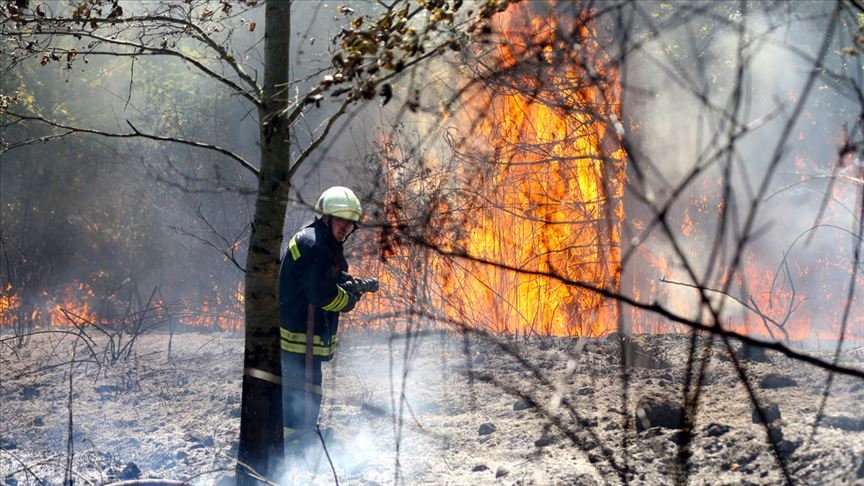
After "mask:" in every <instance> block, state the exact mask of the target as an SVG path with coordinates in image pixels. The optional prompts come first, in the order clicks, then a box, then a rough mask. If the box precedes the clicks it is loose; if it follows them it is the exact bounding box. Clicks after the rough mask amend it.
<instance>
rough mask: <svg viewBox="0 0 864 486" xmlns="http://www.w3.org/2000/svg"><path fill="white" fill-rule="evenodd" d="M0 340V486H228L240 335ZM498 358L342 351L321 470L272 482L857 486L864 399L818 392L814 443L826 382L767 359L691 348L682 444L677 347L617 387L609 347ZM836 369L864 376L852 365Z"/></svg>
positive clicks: (817, 373)
mask: <svg viewBox="0 0 864 486" xmlns="http://www.w3.org/2000/svg"><path fill="white" fill-rule="evenodd" d="M2 337H3V339H4V341H2V344H0V484H2V485H23V484H27V485H30V484H34V485H36V484H46V485H47V484H51V485H53V484H63V482H64V477H65V476H67V475H71V476H72V477H73V478H74V483H75V484H99V485H101V484H110V483H112V482H118V481H121V480H128V479H137V478H162V479H174V480H185V481H188V483H189V484H193V485H209V484H219V483H220V482H221V483H222V484H227V483H228V481H227V478H230V476H231V474H232V470H233V458H234V457H235V455H236V448H237V441H238V431H239V426H240V390H241V371H242V362H243V353H242V346H243V338H242V335H241V334H233V333H206V332H205V333H201V332H186V333H178V334H173V335H169V334H166V333H149V334H145V335H142V336H139V337H138V338H137V339H136V340H135V341H134V343H133V345H132V346H131V347H130V348H127V349H128V350H129V351H130V353H129V356H128V357H127V356H116V355H118V354H119V353H118V352H117V351H118V350H119V349H120V348H122V346H117V344H118V343H115V347H114V348H113V351H112V348H111V346H110V343H109V342H107V341H102V342H100V341H94V342H93V343H92V344H91V345H90V347H88V346H86V345H84V343H83V341H82V340H81V338H79V337H76V336H75V335H74V333H71V332H66V333H57V332H51V333H44V334H37V335H34V336H32V337H31V338H30V339H29V340H28V341H27V342H26V343H23V344H22V345H21V346H20V347H18V346H17V344H18V343H16V341H15V340H14V339H10V336H9V335H8V334H6V335H3V336H2ZM500 339H501V338H492V337H489V336H478V335H471V336H468V335H461V334H457V333H445V332H430V333H414V334H410V335H404V334H403V335H398V336H396V335H391V334H389V333H383V332H369V331H352V332H347V333H345V335H343V336H342V339H341V344H340V346H341V347H340V349H339V351H338V352H337V358H336V359H334V360H333V361H332V362H330V363H327V364H325V365H324V368H325V370H324V372H325V376H324V389H325V399H324V404H323V407H322V411H321V417H320V421H319V423H320V426H321V429H322V430H324V431H325V432H324V433H323V434H322V435H321V437H322V438H323V439H324V441H323V442H324V444H325V445H326V452H327V454H324V453H323V452H324V449H323V448H322V447H321V446H320V442H321V441H318V443H317V444H313V445H312V446H310V447H309V449H307V451H306V453H305V455H304V456H303V457H295V458H294V460H293V461H292V466H291V468H290V469H289V470H288V471H287V472H286V473H285V475H284V476H283V477H282V478H280V479H278V480H277V479H274V482H277V483H279V484H304V485H305V484H322V485H325V484H337V483H338V484H341V485H378V484H406V485H415V484H434V485H443V484H451V485H458V484H472V485H483V484H503V485H528V484H534V485H545V484H562V485H571V484H583V485H591V484H623V483H625V482H628V483H632V484H651V485H656V484H676V483H681V482H685V481H686V483H688V484H706V485H707V484H711V485H717V484H728V485H733V484H736V485H737V484H778V483H781V484H782V483H783V482H784V481H786V479H789V480H791V481H792V482H793V483H796V484H859V485H864V464H862V462H864V380H861V379H857V378H851V377H848V376H842V375H835V376H834V378H833V381H832V383H831V385H830V393H829V395H828V398H827V402H826V403H825V408H824V412H823V416H822V418H821V420H819V421H818V426H814V425H815V424H816V423H817V415H818V413H819V410H820V405H821V403H822V402H821V400H822V395H823V392H824V391H825V389H826V382H827V380H828V374H827V373H826V372H825V371H823V370H820V369H819V368H816V367H815V366H813V365H809V364H804V363H801V362H799V361H795V360H792V359H790V358H788V357H785V356H782V355H779V354H776V353H773V352H768V355H767V357H766V359H757V358H758V356H757V357H754V358H753V359H752V360H747V361H743V362H742V363H743V364H742V366H741V367H740V371H739V369H737V368H736V366H735V365H734V362H733V360H732V359H731V358H730V355H729V353H727V352H726V351H725V350H724V349H723V348H722V347H721V346H720V345H719V343H714V344H713V345H706V346H700V347H699V348H698V350H699V353H698V354H697V356H696V358H697V360H698V361H700V362H701V360H702V358H703V357H705V356H707V358H706V361H705V362H706V363H707V367H706V371H705V373H704V375H703V377H702V378H701V385H700V386H698V387H697V385H696V384H695V383H696V381H693V383H694V384H693V385H691V386H690V389H691V390H695V389H697V388H699V389H700V390H701V394H700V395H699V400H698V404H697V406H696V413H695V415H694V420H693V426H692V429H691V430H692V437H691V440H689V441H688V440H687V435H686V434H685V433H684V432H682V431H681V430H679V428H680V427H681V424H679V423H676V421H677V420H678V417H679V415H678V414H677V411H676V410H677V409H676V407H678V406H679V404H680V403H681V401H682V399H683V396H684V393H683V390H684V388H685V384H686V383H687V378H686V376H685V370H686V363H687V360H688V355H689V353H688V350H689V349H690V339H689V337H687V336H680V335H658V336H637V337H634V338H633V339H632V340H631V341H629V343H630V344H629V345H628V346H627V349H628V350H629V351H630V354H629V356H631V360H632V361H630V364H631V365H632V366H630V367H628V368H626V369H627V370H628V373H627V375H626V376H624V374H622V370H623V369H625V368H622V367H621V366H620V359H619V358H620V356H621V353H620V349H621V347H620V341H619V340H618V339H615V338H598V339H589V340H582V341H576V340H572V339H564V338H545V339H541V338H534V339H530V340H523V339H520V340H518V341H515V340H500ZM127 342H128V341H127ZM699 342H700V343H705V342H707V341H706V340H705V339H702V338H700V340H699ZM76 343H77V344H76ZM119 344H123V343H119ZM706 349H707V351H706ZM829 349H830V348H828V347H827V346H826V348H825V350H824V351H819V350H811V351H809V353H810V354H812V355H817V356H821V357H824V358H829V357H830V356H831V354H830V352H829ZM703 351H705V352H704V353H703ZM115 356H116V357H117V360H116V362H114V363H113V364H112V363H111V361H112V358H114V357H115ZM73 361H74V364H72V362H73ZM840 363H841V364H842V365H843V366H847V367H853V368H857V369H864V347H861V346H858V347H855V346H847V347H846V350H845V351H844V354H843V356H842V359H841V362H840ZM742 380H746V382H747V383H748V384H749V385H750V386H749V388H750V390H751V391H752V393H753V395H754V396H755V397H756V398H757V399H758V401H759V403H760V404H761V405H762V406H763V411H764V414H765V415H766V416H767V417H766V418H767V420H768V421H769V422H771V425H770V426H765V425H763V424H762V423H761V420H760V419H759V417H758V415H756V416H754V407H753V405H752V401H751V398H750V397H751V395H750V393H748V391H747V387H745V386H744V381H742ZM70 419H71V421H70ZM274 425H276V424H274ZM277 426H278V425H277ZM70 431H71V440H70ZM772 443H773V445H772ZM685 444H686V445H687V447H684V445H685ZM682 449H684V450H683V451H682ZM688 455H689V459H688V460H687V461H686V464H688V466H687V467H686V468H681V467H680V466H679V465H680V464H682V463H683V462H682V461H681V460H680V459H679V458H682V457H687V456H688ZM328 457H329V459H328ZM682 469H686V471H683V470H682ZM685 473H686V480H684V479H683V478H684V477H685V476H684V474H685Z"/></svg>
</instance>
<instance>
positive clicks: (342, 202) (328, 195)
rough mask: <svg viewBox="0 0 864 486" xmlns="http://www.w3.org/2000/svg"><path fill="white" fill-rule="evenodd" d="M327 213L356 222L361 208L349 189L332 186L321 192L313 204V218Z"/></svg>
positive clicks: (361, 210)
mask: <svg viewBox="0 0 864 486" xmlns="http://www.w3.org/2000/svg"><path fill="white" fill-rule="evenodd" d="M327 215H330V216H336V217H337V218H342V219H347V220H349V221H354V222H357V221H360V217H361V216H363V208H362V207H360V200H359V199H357V196H355V195H354V192H353V191H352V190H351V189H348V188H347V187H342V186H333V187H331V188H330V189H327V190H326V191H324V192H322V193H321V197H319V198H318V204H316V205H315V219H321V218H322V217H323V216H327Z"/></svg>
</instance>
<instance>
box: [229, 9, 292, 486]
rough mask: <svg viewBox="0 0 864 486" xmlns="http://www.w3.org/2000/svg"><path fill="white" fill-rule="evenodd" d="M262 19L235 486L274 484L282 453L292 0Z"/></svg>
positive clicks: (267, 10)
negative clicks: (285, 124)
mask: <svg viewBox="0 0 864 486" xmlns="http://www.w3.org/2000/svg"><path fill="white" fill-rule="evenodd" d="M265 15H266V17H265V29H266V30H265V39H264V99H263V103H262V106H261V108H260V109H259V112H258V116H259V122H260V125H261V131H260V143H261V168H260V172H259V177H258V193H257V199H256V201H255V215H254V217H253V220H252V228H251V233H250V235H249V251H248V254H247V256H246V288H245V298H246V300H245V303H246V304H245V319H246V343H245V352H244V359H243V365H244V374H243V396H242V408H241V416H240V445H239V448H238V452H237V459H238V465H237V484H238V485H253V484H258V481H257V480H256V479H255V478H254V477H252V476H251V475H250V474H249V473H250V470H249V469H247V467H248V468H250V469H251V470H252V472H254V473H257V474H258V475H261V476H263V477H265V478H267V479H270V480H273V481H274V482H276V481H275V480H276V479H278V478H275V477H274V476H275V474H276V473H277V472H278V468H279V465H280V463H281V461H282V459H283V457H282V456H283V454H284V452H283V445H282V386H281V383H280V381H281V375H282V371H281V360H280V346H279V293H278V281H279V251H280V247H281V244H282V228H283V224H284V221H285V212H286V208H287V200H288V190H289V187H290V184H289V180H288V171H289V168H290V160H289V158H288V157H289V155H288V154H289V153H290V152H289V142H288V137H287V136H284V133H283V130H281V129H280V128H282V127H279V126H278V123H275V122H276V121H277V120H278V116H277V115H276V114H277V113H279V112H281V111H282V110H284V108H285V107H286V105H287V89H286V87H287V86H288V82H289V73H288V67H289V57H290V55H289V42H290V33H291V28H290V26H291V2H284V1H271V2H267V5H266V14H265Z"/></svg>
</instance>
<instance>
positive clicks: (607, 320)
mask: <svg viewBox="0 0 864 486" xmlns="http://www.w3.org/2000/svg"><path fill="white" fill-rule="evenodd" d="M531 8H532V6H531V5H530V4H517V5H514V6H512V7H511V9H509V10H508V11H507V12H505V13H503V14H500V15H499V17H498V20H499V23H498V27H499V32H500V35H501V39H502V42H501V43H500V46H499V49H498V51H497V52H495V53H494V54H493V56H492V61H491V62H494V63H495V64H496V72H504V73H507V72H508V71H510V70H513V71H514V72H515V71H519V73H518V74H515V73H510V74H508V75H510V76H512V75H518V76H519V79H517V80H515V81H517V83H514V85H517V86H518V88H517V89H509V88H508V87H507V86H508V81H509V79H508V80H503V82H502V83H501V84H500V85H497V84H493V85H490V86H484V87H481V88H475V92H473V93H472V94H471V95H470V96H469V98H470V101H469V102H468V105H467V106H466V110H465V111H464V112H462V113H461V114H458V115H453V116H452V118H451V119H450V120H451V122H452V123H454V124H455V127H456V129H455V131H456V132H459V133H462V134H465V133H470V135H468V136H466V137H465V138H464V140H463V141H462V142H459V143H458V144H457V145H458V146H457V147H456V152H457V157H460V160H459V161H458V163H457V164H456V167H457V168H456V169H455V172H448V173H446V174H443V175H442V176H441V177H440V178H439V179H436V180H431V181H430V179H434V178H431V177H425V178H423V181H422V183H424V184H431V185H433V186H435V185H437V184H442V185H443V184H446V182H441V181H440V179H445V180H446V181H450V183H451V184H452V180H453V179H455V181H456V183H457V186H458V187H459V188H461V189H460V190H459V191H457V194H455V195H451V196H448V197H443V198H441V199H440V200H439V199H436V200H435V201H434V203H433V204H431V205H430V206H431V207H433V208H434V209H435V210H437V213H436V216H435V217H437V218H439V219H438V220H436V221H432V222H424V224H426V225H428V226H432V227H438V228H447V230H445V231H443V234H437V235H435V237H434V238H433V239H434V244H435V245H436V246H437V247H438V248H440V249H442V250H443V251H446V252H450V253H455V254H456V255H462V254H464V255H468V256H470V258H454V257H453V256H441V255H437V254H432V255H431V256H426V260H428V268H426V269H424V271H425V272H428V275H429V277H428V279H427V281H428V282H432V283H433V284H434V285H433V288H431V289H425V290H424V291H425V292H426V293H427V294H428V295H426V294H424V295H425V296H426V297H427V298H428V299H429V300H430V301H431V303H432V305H433V307H434V308H435V309H436V310H437V311H440V312H443V313H444V315H445V317H446V318H447V319H450V320H454V321H457V322H461V323H465V324H468V325H471V326H474V327H479V328H482V329H486V330H491V331H496V332H507V333H517V334H534V333H536V334H543V335H550V334H554V335H570V336H573V335H590V336H596V335H600V334H603V333H605V332H608V331H609V330H611V329H613V328H614V327H615V322H616V318H617V313H616V309H615V306H614V305H613V304H612V303H610V302H608V301H607V300H606V299H604V298H603V297H602V296H601V295H600V294H599V293H597V292H595V291H592V290H591V289H590V288H597V289H605V290H608V291H616V290H617V287H618V279H619V274H620V222H621V220H622V219H623V206H622V204H621V197H622V194H623V183H624V170H623V167H624V164H623V160H624V155H625V154H624V152H623V150H621V149H620V148H618V143H617V136H616V135H615V133H614V131H613V130H610V129H609V126H611V122H610V120H611V119H613V118H614V119H616V120H617V119H620V115H619V113H618V110H619V107H618V105H617V102H616V101H615V100H617V98H618V93H617V86H615V83H614V82H612V83H610V84H608V85H600V84H598V83H597V82H595V81H592V77H591V75H589V73H588V72H587V71H586V68H585V65H586V63H591V64H598V65H595V66H593V68H594V69H595V73H594V74H595V77H596V78H597V79H613V81H614V78H615V73H614V72H602V71H603V70H602V69H601V68H600V67H599V64H600V63H599V61H598V59H599V58H598V57H596V56H595V57H594V58H592V59H590V60H587V59H585V58H582V57H579V56H581V55H582V54H583V53H584V52H587V51H591V52H599V49H598V48H597V45H596V42H597V40H596V35H595V33H594V32H592V31H591V30H590V29H589V27H588V23H587V20H586V19H587V17H586V19H572V20H571V22H572V25H558V24H557V23H556V22H555V21H549V20H548V19H542V18H539V17H533V18H532V16H531ZM529 18H530V19H531V20H530V21H529V22H528V23H527V24H526V23H525V22H526V19H529ZM577 26H578V28H576V27H577ZM574 28H576V29H575V31H576V32H579V33H580V36H579V37H580V38H579V43H580V49H578V50H577V49H573V48H572V46H573V43H574V40H573V39H569V40H562V39H560V38H559V37H558V33H559V32H565V31H566V32H574ZM536 48H539V52H540V53H541V55H540V56H539V59H537V58H538V56H535V55H534V54H533V53H534V52H538V51H537V50H535V49H536ZM586 55H587V54H586ZM526 59H529V60H530V59H537V61H536V62H537V65H536V66H533V65H532V66H531V67H529V68H519V67H518V66H519V65H520V64H521V63H522V61H524V60H526ZM529 62H530V61H529ZM535 68H536V69H535ZM598 73H599V76H597V74H598ZM382 145H384V146H385V147H387V148H388V150H390V151H391V152H387V150H385V151H384V154H383V155H382V165H383V166H384V170H383V171H382V172H383V173H384V174H389V175H388V176H385V181H384V182H385V185H386V186H389V187H391V188H394V190H396V191H398V192H403V193H404V192H410V191H411V190H417V191H418V192H419V193H422V192H423V189H424V188H421V187H418V185H419V184H420V182H418V185H414V186H412V185H410V184H404V183H402V182H400V183H397V182H395V181H394V180H389V179H388V177H393V176H392V174H393V173H394V172H396V173H399V171H398V170H396V171H394V170H393V169H394V167H393V163H392V161H393V160H399V159H400V156H401V155H402V154H399V153H398V149H394V148H393V145H394V144H392V143H390V142H389V141H386V140H385V141H384V142H382ZM394 150H395V151H396V153H394V152H393V151H394ZM461 154H470V155H461ZM396 179H398V177H396ZM425 189H428V188H425ZM433 192H434V191H433ZM426 193H428V191H427V192H426ZM385 206H386V203H385ZM391 206H394V208H391V209H393V210H392V211H387V210H386V208H385V212H386V213H387V214H388V218H389V217H390V216H389V215H390V214H404V213H405V212H406V208H405V206H406V205H405V204H402V203H401V202H397V203H395V204H392V205H391ZM405 218H406V219H410V218H411V216H410V215H409V216H406V217H405ZM397 219H400V218H397ZM429 223H432V224H429ZM391 260H393V258H391ZM395 260H396V262H395V263H391V264H389V265H387V266H386V268H385V269H384V270H385V271H384V272H383V273H381V274H380V275H381V276H382V286H384V287H386V285H384V284H385V282H400V281H403V282H404V280H401V278H402V277H403V276H404V275H406V274H410V273H411V271H410V270H409V269H408V268H407V267H408V266H409V265H410V264H409V263H408V262H409V261H410V260H411V257H410V256H409V255H407V254H405V253H401V254H397V255H396V258H395ZM496 263H497V265H496ZM365 268H369V267H368V266H367V267H365ZM565 281H566V282H568V283H565ZM570 282H578V284H576V285H573V284H571V283H570ZM583 287H586V288H583ZM403 288H404V286H403ZM394 290H395V289H394Z"/></svg>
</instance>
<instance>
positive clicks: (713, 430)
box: [705, 423, 731, 437]
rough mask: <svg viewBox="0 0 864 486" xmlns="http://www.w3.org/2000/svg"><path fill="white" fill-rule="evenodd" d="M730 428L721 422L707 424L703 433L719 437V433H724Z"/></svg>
mask: <svg viewBox="0 0 864 486" xmlns="http://www.w3.org/2000/svg"><path fill="white" fill-rule="evenodd" d="M730 429H731V428H730V427H729V426H728V425H723V424H713V423H712V424H708V427H707V428H706V429H705V434H706V435H707V436H708V437H720V436H721V435H726V434H727V433H728V432H729V430H730Z"/></svg>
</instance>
